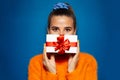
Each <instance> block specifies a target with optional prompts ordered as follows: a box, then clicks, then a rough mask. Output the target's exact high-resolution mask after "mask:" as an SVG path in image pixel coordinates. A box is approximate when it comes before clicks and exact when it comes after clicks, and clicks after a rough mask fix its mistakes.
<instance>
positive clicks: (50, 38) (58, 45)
mask: <svg viewBox="0 0 120 80" xmlns="http://www.w3.org/2000/svg"><path fill="white" fill-rule="evenodd" d="M66 48H67V49H66ZM46 53H60V54H63V53H77V35H56V34H47V35H46Z"/></svg>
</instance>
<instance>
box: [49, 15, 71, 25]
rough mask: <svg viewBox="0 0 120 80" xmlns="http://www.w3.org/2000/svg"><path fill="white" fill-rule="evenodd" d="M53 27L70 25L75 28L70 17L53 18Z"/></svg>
mask: <svg viewBox="0 0 120 80" xmlns="http://www.w3.org/2000/svg"><path fill="white" fill-rule="evenodd" d="M50 24H51V25H70V26H73V19H72V17H69V16H64V15H63V16H52V18H51V22H50Z"/></svg>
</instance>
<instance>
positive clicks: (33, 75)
mask: <svg viewBox="0 0 120 80" xmlns="http://www.w3.org/2000/svg"><path fill="white" fill-rule="evenodd" d="M36 59H37V58H36V57H33V58H31V60H30V62H29V66H28V80H41V68H40V63H39V62H38V61H37V60H36Z"/></svg>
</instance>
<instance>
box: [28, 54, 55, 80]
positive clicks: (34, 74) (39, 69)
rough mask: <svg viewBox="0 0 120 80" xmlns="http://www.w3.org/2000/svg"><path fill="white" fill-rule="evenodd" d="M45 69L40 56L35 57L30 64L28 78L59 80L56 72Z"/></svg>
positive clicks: (34, 79) (33, 79) (30, 79)
mask: <svg viewBox="0 0 120 80" xmlns="http://www.w3.org/2000/svg"><path fill="white" fill-rule="evenodd" d="M43 69H44V68H43V66H42V61H41V60H40V57H38V56H35V57H33V58H32V59H31V60H30V63H29V66H28V80H57V79H56V78H57V76H56V75H55V74H52V73H50V72H48V71H47V70H43Z"/></svg>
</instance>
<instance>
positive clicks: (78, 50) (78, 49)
mask: <svg viewBox="0 0 120 80" xmlns="http://www.w3.org/2000/svg"><path fill="white" fill-rule="evenodd" d="M77 46H78V48H77V53H79V52H80V47H79V40H78V41H77Z"/></svg>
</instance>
